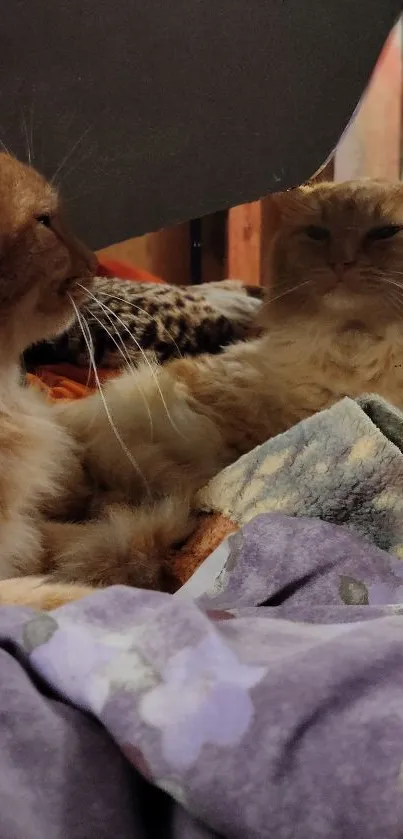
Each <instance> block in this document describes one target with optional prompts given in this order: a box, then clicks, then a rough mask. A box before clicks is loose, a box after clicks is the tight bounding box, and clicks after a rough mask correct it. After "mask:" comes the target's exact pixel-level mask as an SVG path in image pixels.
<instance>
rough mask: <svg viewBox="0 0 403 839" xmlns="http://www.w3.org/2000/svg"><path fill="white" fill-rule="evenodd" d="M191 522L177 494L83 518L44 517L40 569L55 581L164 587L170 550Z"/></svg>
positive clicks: (185, 502) (186, 504) (186, 506)
mask: <svg viewBox="0 0 403 839" xmlns="http://www.w3.org/2000/svg"><path fill="white" fill-rule="evenodd" d="M193 528H194V520H193V519H192V517H191V515H190V505H189V501H188V500H187V499H184V498H177V497H175V498H174V497H172V498H169V499H164V500H163V501H160V502H157V503H155V504H154V505H152V506H150V507H143V508H141V507H139V508H131V507H128V506H127V505H123V504H114V505H110V506H108V507H107V508H106V509H105V512H104V515H103V516H102V517H100V518H98V519H95V520H91V521H89V522H85V523H78V524H70V523H64V522H60V523H58V522H46V523H45V525H44V528H43V538H44V544H45V550H46V554H47V568H46V570H47V571H48V572H49V573H50V574H51V578H52V580H53V581H58V582H59V581H60V582H68V583H80V584H85V585H90V586H101V587H102V586H108V585H129V586H136V587H138V588H149V589H157V590H161V589H162V590H166V589H167V588H168V589H169V588H170V587H171V585H172V581H171V580H170V578H169V553H170V550H171V549H172V547H173V546H174V545H175V544H177V543H180V542H182V541H184V539H186V537H187V536H188V535H189V534H190V532H191V531H192V529H193Z"/></svg>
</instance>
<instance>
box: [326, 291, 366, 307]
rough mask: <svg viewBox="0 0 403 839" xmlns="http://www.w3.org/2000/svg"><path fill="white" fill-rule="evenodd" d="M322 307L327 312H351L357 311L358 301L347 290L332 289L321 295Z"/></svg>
mask: <svg viewBox="0 0 403 839" xmlns="http://www.w3.org/2000/svg"><path fill="white" fill-rule="evenodd" d="M322 307H323V308H325V309H326V310H327V311H329V312H340V313H344V312H345V313H348V312H350V313H351V312H356V311H357V309H358V308H359V301H358V300H357V298H356V296H355V295H354V296H353V295H352V294H351V293H350V292H348V291H344V290H341V289H332V290H331V291H328V292H327V293H326V294H324V295H323V297H322Z"/></svg>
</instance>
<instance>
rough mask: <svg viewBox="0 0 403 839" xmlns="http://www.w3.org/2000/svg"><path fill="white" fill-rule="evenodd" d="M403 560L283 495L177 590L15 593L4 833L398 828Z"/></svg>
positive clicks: (0, 826) (1, 670) (2, 623)
mask: <svg viewBox="0 0 403 839" xmlns="http://www.w3.org/2000/svg"><path fill="white" fill-rule="evenodd" d="M359 410H360V409H359V408H357V411H359ZM356 416H358V415H357V414H356ZM364 422H365V420H364ZM364 448H365V447H364ZM351 451H352V449H350V454H351ZM346 456H347V458H348V457H349V454H347V453H346ZM354 457H355V458H356V460H357V450H355V454H354V455H353V458H354ZM357 462H359V463H361V461H360V459H359V458H358V460H357ZM362 462H365V456H364V459H363V461H362ZM402 568H403V566H402V565H401V562H400V561H399V560H397V559H395V558H392V557H391V556H390V555H389V554H387V553H385V552H383V551H381V550H379V549H377V548H375V547H373V546H371V545H370V544H368V543H366V542H364V541H361V540H360V539H358V538H357V537H356V536H353V535H352V534H350V533H349V532H348V531H347V530H345V529H343V528H341V527H337V526H334V525H330V524H327V523H325V522H321V521H318V520H314V519H304V518H292V517H291V518H287V517H285V516H283V515H281V514H273V515H271V516H269V515H264V516H259V517H257V518H255V519H254V520H253V521H251V522H249V524H247V525H245V526H244V527H243V528H242V529H241V531H240V532H239V533H238V534H237V535H236V536H235V537H232V538H231V540H230V541H229V544H228V545H227V550H226V559H225V567H224V568H223V570H222V572H221V574H220V575H219V578H218V579H217V578H216V574H215V571H214V570H213V569H212V568H210V572H208V573H207V572H206V568H205V567H204V574H205V577H204V585H200V582H201V581H200V573H201V571H202V569H200V571H199V572H198V573H197V574H196V575H195V577H194V578H193V580H190V581H189V584H188V586H187V587H185V588H184V589H182V590H181V591H179V592H177V594H176V595H174V596H171V595H168V594H162V593H158V592H147V591H139V590H135V589H129V588H123V587H116V588H111V589H108V590H106V591H102V592H97V593H96V594H94V595H92V596H91V597H88V598H85V599H84V600H82V601H80V602H77V603H75V604H71V605H69V606H65V607H63V608H62V609H58V610H56V611H55V612H53V613H51V614H46V615H45V614H38V613H35V612H34V611H31V610H24V609H10V608H9V609H6V608H3V609H0V689H1V694H2V714H1V722H0V751H1V756H2V757H1V771H0V801H1V802H2V803H4V806H3V807H1V808H0V835H1V836H4V837H13V839H42V837H44V836H46V837H47V839H80V837H82V839H87V837H92V836H94V837H95V836H96V837H100V839H102V837H105V839H106V837H112V836H119V837H121V839H126V837H127V839H129V837H134V839H143V837H146V836H152V837H154V839H166V837H168V836H169V837H172V839H214V837H218V836H220V837H223V839H266V837H268V836H270V837H273V839H283V837H284V839H286V837H287V839H288V837H292V839H323V837H326V839H357V837H365V838H366V839H379V837H382V839H395V837H397V836H400V835H401V833H402V806H401V805H402V761H403V746H402V741H403V702H402V695H403V645H402V643H401V636H402V613H403V605H402V603H403V596H402V595H403V589H402V584H401V581H402V578H403V572H402ZM192 596H193V597H195V598H196V600H192V599H191V597H192ZM346 602H347V603H351V602H352V603H353V604H358V605H344V604H345V603H346ZM364 603H367V604H368V605H363V604H364ZM390 604H392V605H390ZM6 805H7V806H6Z"/></svg>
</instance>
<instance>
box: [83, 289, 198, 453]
mask: <svg viewBox="0 0 403 839" xmlns="http://www.w3.org/2000/svg"><path fill="white" fill-rule="evenodd" d="M77 285H78V286H79V287H80V288H81V289H83V291H85V293H86V294H89V295H90V297H93V296H94V297H95V295H92V294H91V292H90V291H88V289H87V288H86V287H85V286H83V285H81V283H77ZM95 299H96V300H97V303H98V305H99V307H100V308H101V309H102V310H103V311H104V312H109V313H110V314H111V316H112V317H114V318H116V320H117V321H118V323H120V324H121V326H122V327H123V329H124V330H125V332H127V333H128V335H129V336H130V338H131V340H132V341H133V342H134V344H135V345H136V347H137V349H138V350H139V352H140V353H141V355H142V357H143V359H144V361H145V363H146V364H147V366H148V368H149V370H150V373H151V376H152V378H153V379H154V382H155V386H156V388H157V390H158V393H159V396H160V399H161V402H162V404H163V406H164V410H165V413H166V415H167V418H168V420H169V422H170V424H171V426H172V428H173V429H174V431H176V433H177V434H179V436H180V437H183V439H186V437H185V436H184V434H182V432H181V430H180V429H179V428H178V426H177V425H176V423H175V422H174V420H173V419H172V417H171V414H170V412H169V409H168V405H167V403H166V401H165V397H164V394H163V392H162V390H161V386H160V383H159V381H158V377H157V376H156V374H155V370H154V367H153V365H152V364H151V362H150V359H149V358H147V355H146V353H145V352H144V350H143V348H142V346H141V344H139V342H138V340H137V338H135V337H134V335H132V333H131V332H130V329H129V327H128V326H127V325H126V324H125V322H124V320H122V318H120V317H119V315H117V314H116V312H114V311H113V310H112V309H110V308H109V306H105V304H104V303H101V301H100V300H98V299H97V298H96V297H95Z"/></svg>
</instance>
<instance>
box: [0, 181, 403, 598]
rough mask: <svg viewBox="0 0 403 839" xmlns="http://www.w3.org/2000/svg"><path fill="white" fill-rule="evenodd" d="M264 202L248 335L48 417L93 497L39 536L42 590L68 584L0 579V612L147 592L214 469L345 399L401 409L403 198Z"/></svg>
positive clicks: (310, 195)
mask: <svg viewBox="0 0 403 839" xmlns="http://www.w3.org/2000/svg"><path fill="white" fill-rule="evenodd" d="M274 200H275V201H276V203H277V205H278V208H279V212H280V213H281V224H280V228H279V232H278V234H277V237H276V241H275V243H274V248H273V263H272V270H273V276H272V286H271V292H270V297H269V298H268V301H267V304H266V306H265V310H264V313H263V315H262V316H261V320H260V324H259V328H260V335H259V337H257V338H255V339H252V340H250V341H248V342H245V343H240V344H237V345H235V346H232V347H230V348H228V349H227V350H226V351H225V352H223V353H222V355H219V356H203V357H201V358H198V359H183V360H177V361H173V362H171V363H170V364H168V365H166V366H165V367H160V368H158V367H155V368H152V369H150V367H148V366H147V365H145V366H143V367H142V368H141V369H140V370H139V371H138V372H136V373H135V374H134V375H133V374H132V373H125V374H123V375H122V376H120V377H119V378H118V379H116V380H115V381H113V382H111V383H109V384H108V385H107V386H106V387H105V389H104V393H103V394H102V395H99V394H97V395H94V396H91V397H89V398H88V399H86V400H84V401H81V402H78V403H71V404H67V405H61V406H57V407H56V408H54V409H53V416H54V417H55V418H56V420H57V423H58V425H57V427H58V429H59V427H60V424H62V425H64V427H65V428H66V430H67V431H68V432H69V434H70V436H71V438H73V439H74V440H75V441H76V444H77V445H78V448H79V451H81V455H80V457H81V458H82V463H83V465H84V469H85V473H86V475H89V476H90V479H91V482H92V486H93V487H96V491H95V492H94V491H93V499H94V504H93V508H92V511H91V513H92V517H93V518H92V520H90V521H85V522H82V523H80V522H78V523H74V522H48V523H47V524H46V525H45V527H44V529H43V531H42V532H43V533H44V536H43V539H44V543H45V546H46V550H45V555H46V557H47V566H46V567H44V568H43V569H42V570H44V571H45V572H47V574H48V576H47V580H51V579H53V580H54V581H59V580H60V581H66V582H69V583H71V584H72V585H71V586H59V585H58V583H57V582H54V583H53V585H52V584H48V585H46V584H45V578H42V582H43V583H44V584H43V585H39V583H40V582H41V580H40V579H38V580H37V581H35V580H20V581H18V580H7V581H4V582H3V583H1V585H0V599H1V600H2V601H3V602H26V603H31V602H32V603H34V604H35V605H40V606H42V607H44V608H47V607H50V606H52V605H55V604H57V603H59V602H63V601H64V600H69V599H73V598H74V597H75V596H81V595H82V594H83V593H85V591H86V589H85V587H84V588H82V587H80V586H78V587H75V585H74V583H80V584H89V585H107V584H110V583H127V584H131V585H147V586H159V585H161V584H163V583H162V577H161V570H162V569H163V563H162V560H163V558H164V552H166V549H167V547H168V546H169V545H170V544H172V542H173V541H175V540H180V539H181V538H184V536H185V535H186V533H187V531H188V528H189V509H190V506H191V498H192V494H193V493H194V492H195V491H196V490H197V489H198V488H199V487H200V486H201V485H203V484H204V483H205V482H206V481H207V480H208V479H209V478H211V477H212V476H213V475H214V474H216V473H217V472H218V471H219V470H220V469H221V468H222V467H224V466H225V465H227V464H229V463H231V462H232V461H234V460H235V459H236V458H237V457H238V456H239V455H241V454H243V453H245V452H247V451H249V450H250V449H251V448H253V447H254V446H256V445H257V444H260V443H262V442H264V441H265V440H267V439H268V438H269V437H270V436H273V435H275V434H278V433H280V432H282V431H284V430H286V429H287V428H289V427H290V426H291V425H293V424H294V423H296V422H298V421H299V420H301V419H303V418H305V417H307V416H309V415H311V414H313V413H314V412H315V411H318V410H321V409H323V408H325V407H327V406H329V405H331V404H332V403H334V402H335V401H337V400H338V399H340V398H342V397H343V396H345V395H349V396H352V397H354V396H358V395H360V394H362V393H365V392H371V391H372V392H377V393H380V394H382V395H383V396H384V397H385V398H386V399H388V400H389V401H391V402H392V403H394V404H396V405H398V406H400V407H402V408H403V395H402V394H403V389H402V385H403V367H402V363H403V325H402V314H403V309H402V299H403V297H402V289H403V187H402V186H401V185H400V184H396V185H391V184H386V183H381V182H369V181H368V182H356V183H354V182H352V183H346V184H341V185H336V184H326V183H321V184H317V185H312V186H306V187H301V188H298V189H295V190H291V191H290V192H288V193H286V194H284V195H279V196H277V197H276V198H275V199H274ZM105 403H106V405H107V406H108V411H107V412H105V410H104V408H105ZM107 414H109V417H108V415H107ZM110 418H112V419H113V423H114V425H115V433H114V431H113V429H112V427H111V424H110ZM0 428H1V424H0ZM58 433H60V432H59V430H58ZM69 456H71V454H69ZM41 457H42V455H41ZM4 472H5V470H4V469H3V474H4ZM139 504H142V505H143V506H142V507H141V508H139V509H135V507H134V506H133V505H139ZM0 555H1V554H0ZM37 570H38V563H37V564H36V568H29V565H28V563H26V564H25V567H24V569H21V568H18V571H19V573H34V572H37Z"/></svg>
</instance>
